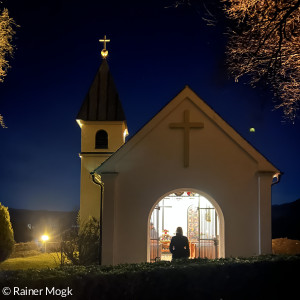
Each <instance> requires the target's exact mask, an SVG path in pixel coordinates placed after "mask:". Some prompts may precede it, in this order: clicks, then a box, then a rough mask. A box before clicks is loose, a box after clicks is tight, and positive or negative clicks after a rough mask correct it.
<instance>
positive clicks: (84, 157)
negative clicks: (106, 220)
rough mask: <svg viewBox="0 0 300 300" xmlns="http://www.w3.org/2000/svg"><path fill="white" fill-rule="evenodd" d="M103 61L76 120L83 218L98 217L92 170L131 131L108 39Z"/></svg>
mask: <svg viewBox="0 0 300 300" xmlns="http://www.w3.org/2000/svg"><path fill="white" fill-rule="evenodd" d="M109 41H110V40H107V39H106V36H104V40H100V42H104V49H103V50H102V51H101V55H102V63H101V65H100V68H99V69H98V72H97V74H96V76H95V78H94V80H93V82H92V84H91V86H90V88H89V91H88V93H87V95H86V97H85V99H84V101H83V103H82V106H81V108H80V111H79V113H78V115H77V118H76V121H77V123H78V124H79V126H80V128H81V152H80V158H81V179H80V180H81V183H80V218H81V220H85V219H87V218H88V217H89V216H94V217H96V218H99V207H100V189H99V187H98V186H97V185H96V184H94V183H93V181H92V178H91V172H92V171H94V170H95V169H96V168H97V167H99V166H100V165H101V164H102V163H103V162H104V161H105V160H106V159H107V158H108V157H109V156H110V155H111V154H113V153H114V152H115V151H117V150H118V149H119V148H120V147H121V146H122V145H123V144H124V143H125V137H126V136H127V135H128V130H127V124H126V118H125V114H124V111H123V108H122V104H121V101H120V99H119V95H118V92H117V89H116V86H115V84H114V81H113V78H112V75H111V73H110V70H109V67H108V63H107V61H106V57H107V54H108V52H107V50H106V42H109Z"/></svg>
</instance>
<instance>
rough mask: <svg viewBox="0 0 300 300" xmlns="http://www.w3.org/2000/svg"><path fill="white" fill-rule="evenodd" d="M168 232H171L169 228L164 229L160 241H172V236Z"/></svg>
mask: <svg viewBox="0 0 300 300" xmlns="http://www.w3.org/2000/svg"><path fill="white" fill-rule="evenodd" d="M168 232H169V230H167V229H164V230H163V234H162V235H161V237H160V241H161V242H169V241H171V239H172V237H171V236H170V235H169V233H168Z"/></svg>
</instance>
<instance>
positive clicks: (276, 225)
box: [272, 199, 300, 240]
mask: <svg viewBox="0 0 300 300" xmlns="http://www.w3.org/2000/svg"><path fill="white" fill-rule="evenodd" d="M299 214H300V199H298V200H296V201H294V202H290V203H286V204H281V205H273V206H272V238H273V239H274V238H284V237H287V238H289V239H295V240H300V218H299Z"/></svg>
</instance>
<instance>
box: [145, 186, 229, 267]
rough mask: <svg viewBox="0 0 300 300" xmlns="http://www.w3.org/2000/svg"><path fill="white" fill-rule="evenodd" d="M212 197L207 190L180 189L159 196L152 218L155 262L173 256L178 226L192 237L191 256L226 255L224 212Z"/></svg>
mask: <svg viewBox="0 0 300 300" xmlns="http://www.w3.org/2000/svg"><path fill="white" fill-rule="evenodd" d="M208 198H210V197H209V196H207V195H204V194H203V193H199V192H194V191H189V190H184V191H177V190H176V191H174V192H172V193H169V194H167V195H165V196H163V197H162V198H161V199H160V200H158V202H157V203H156V205H155V206H154V208H153V209H152V212H151V214H150V219H149V245H150V249H149V250H150V251H149V252H150V261H151V262H154V261H157V260H171V258H172V256H171V253H170V251H169V244H170V240H171V237H172V236H173V235H175V233H176V228H177V227H178V226H180V227H182V229H183V234H184V235H186V236H187V237H188V239H189V243H190V258H210V259H214V258H219V257H222V256H224V253H223V252H224V247H223V246H224V239H223V236H224V235H223V232H224V219H223V214H222V212H221V210H220V208H219V206H218V205H217V204H216V202H215V201H214V200H213V199H211V198H210V199H208ZM220 242H221V243H220Z"/></svg>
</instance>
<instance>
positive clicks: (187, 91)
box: [94, 86, 281, 174]
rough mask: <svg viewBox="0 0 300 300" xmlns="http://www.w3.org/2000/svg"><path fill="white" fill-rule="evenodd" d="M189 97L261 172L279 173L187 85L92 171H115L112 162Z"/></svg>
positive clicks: (99, 172)
mask: <svg viewBox="0 0 300 300" xmlns="http://www.w3.org/2000/svg"><path fill="white" fill-rule="evenodd" d="M185 99H189V100H190V101H191V102H193V103H194V104H195V105H196V106H197V107H198V108H199V109H200V110H201V111H202V112H203V113H204V114H205V115H206V116H207V117H208V118H209V119H210V120H211V121H213V122H214V123H215V124H216V126H217V127H219V128H220V129H221V130H222V131H223V132H224V133H225V134H226V135H227V136H228V137H229V138H230V139H231V140H232V141H234V142H235V143H236V144H237V145H238V146H239V147H240V148H242V149H243V150H244V151H245V152H247V153H248V155H250V156H251V157H252V158H253V159H254V160H255V161H256V162H257V163H258V165H259V169H260V171H262V172H274V173H278V174H279V173H281V172H280V170H279V169H277V168H276V167H275V166H274V165H273V164H272V163H271V162H270V161H269V160H268V159H267V158H266V157H264V156H263V155H262V154H261V153H260V152H259V151H258V150H257V149H255V148H254V147H253V146H252V145H251V144H250V143H249V142H248V141H246V140H245V139H244V138H243V137H242V136H241V135H240V134H239V133H238V132H237V131H236V130H234V129H233V128H232V127H231V126H230V125H229V124H228V123H227V122H226V121H224V119H222V118H221V117H220V116H219V115H218V114H217V113H216V112H215V111H214V110H213V109H212V108H211V107H210V106H209V105H208V104H207V103H206V102H204V101H203V100H202V99H201V98H200V97H199V96H198V95H197V94H196V93H195V92H194V91H193V90H192V89H191V88H190V87H189V86H185V87H184V89H183V90H182V91H181V92H179V94H177V96H176V97H175V98H173V99H172V100H171V101H170V102H169V103H167V104H166V105H165V106H164V107H163V108H162V109H161V110H160V111H159V112H158V113H157V114H156V115H155V116H154V117H153V118H152V119H151V120H150V121H149V122H148V123H146V124H145V125H144V126H143V127H142V128H141V129H140V130H139V131H138V132H137V133H136V134H135V135H134V136H133V137H131V138H130V139H129V140H128V141H127V142H126V143H125V144H124V145H123V146H122V147H120V148H119V149H118V150H117V151H116V152H115V153H114V154H112V155H111V156H110V157H109V158H108V159H107V160H105V161H104V162H103V163H102V164H101V165H100V166H99V167H98V168H96V169H95V170H94V172H96V173H98V174H101V173H102V172H103V173H106V172H111V171H115V170H114V163H115V162H116V161H118V160H119V159H121V158H122V157H123V156H124V155H125V154H126V153H127V152H128V151H130V150H131V149H132V148H133V147H134V146H135V144H137V143H138V142H139V141H140V140H142V139H143V138H144V137H145V136H146V135H147V134H148V133H149V132H150V131H152V130H153V129H154V128H155V127H156V126H157V125H158V124H159V123H160V122H161V120H162V119H164V118H165V117H166V116H167V115H168V114H169V113H170V112H171V111H173V110H174V109H175V108H176V107H177V106H178V105H179V103H181V102H182V101H184V100H185Z"/></svg>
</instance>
